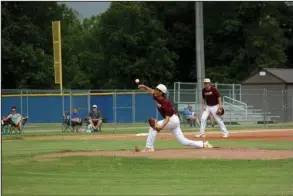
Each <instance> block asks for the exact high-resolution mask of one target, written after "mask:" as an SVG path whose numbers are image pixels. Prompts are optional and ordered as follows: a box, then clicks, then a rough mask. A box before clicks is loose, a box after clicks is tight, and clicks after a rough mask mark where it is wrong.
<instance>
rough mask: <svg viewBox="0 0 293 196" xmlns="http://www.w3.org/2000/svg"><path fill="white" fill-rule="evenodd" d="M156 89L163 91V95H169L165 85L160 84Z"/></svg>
mask: <svg viewBox="0 0 293 196" xmlns="http://www.w3.org/2000/svg"><path fill="white" fill-rule="evenodd" d="M156 89H158V90H160V91H162V93H167V87H166V86H165V85H164V84H159V85H158V86H157V87H156Z"/></svg>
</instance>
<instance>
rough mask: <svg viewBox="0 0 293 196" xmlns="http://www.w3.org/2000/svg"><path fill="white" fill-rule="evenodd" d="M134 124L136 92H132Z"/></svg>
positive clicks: (133, 117) (133, 118)
mask: <svg viewBox="0 0 293 196" xmlns="http://www.w3.org/2000/svg"><path fill="white" fill-rule="evenodd" d="M132 122H133V123H135V90H133V92H132Z"/></svg>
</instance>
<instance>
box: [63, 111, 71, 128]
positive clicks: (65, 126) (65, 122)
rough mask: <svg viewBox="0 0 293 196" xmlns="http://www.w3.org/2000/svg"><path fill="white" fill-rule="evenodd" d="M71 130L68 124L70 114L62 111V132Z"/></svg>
mask: <svg viewBox="0 0 293 196" xmlns="http://www.w3.org/2000/svg"><path fill="white" fill-rule="evenodd" d="M65 131H73V129H72V127H71V124H70V114H69V112H64V114H63V117H62V132H65Z"/></svg>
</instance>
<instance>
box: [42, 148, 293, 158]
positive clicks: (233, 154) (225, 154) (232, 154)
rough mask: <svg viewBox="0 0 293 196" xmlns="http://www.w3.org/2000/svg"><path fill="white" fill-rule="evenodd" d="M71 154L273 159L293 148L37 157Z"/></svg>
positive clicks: (100, 153) (290, 154) (289, 153)
mask: <svg viewBox="0 0 293 196" xmlns="http://www.w3.org/2000/svg"><path fill="white" fill-rule="evenodd" d="M70 156H112V157H113V156H119V157H147V158H152V159H249V160H273V159H275V160H276V159H287V158H293V150H260V149H248V148H214V149H194V148H193V149H192V148H186V149H168V150H157V151H156V152H134V151H94V152H65V153H54V154H46V155H41V156H38V157H37V158H55V157H70Z"/></svg>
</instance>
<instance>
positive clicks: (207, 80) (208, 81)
mask: <svg viewBox="0 0 293 196" xmlns="http://www.w3.org/2000/svg"><path fill="white" fill-rule="evenodd" d="M203 82H204V83H211V80H210V79H209V78H206V79H204V80H203Z"/></svg>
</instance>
